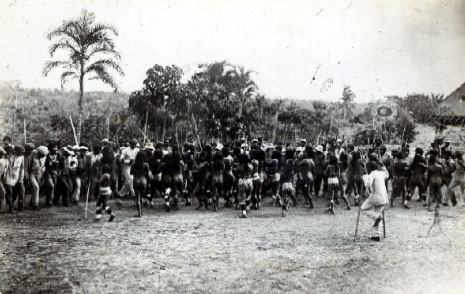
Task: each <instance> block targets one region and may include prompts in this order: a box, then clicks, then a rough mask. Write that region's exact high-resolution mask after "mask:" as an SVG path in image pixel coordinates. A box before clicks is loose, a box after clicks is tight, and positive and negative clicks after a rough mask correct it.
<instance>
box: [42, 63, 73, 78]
mask: <svg viewBox="0 0 465 294" xmlns="http://www.w3.org/2000/svg"><path fill="white" fill-rule="evenodd" d="M57 67H62V68H64V69H73V68H76V67H75V65H74V64H73V63H71V62H69V61H67V60H53V61H47V62H46V63H45V66H44V70H43V71H42V74H43V75H44V76H47V75H48V74H49V73H50V71H51V70H52V69H55V68H57Z"/></svg>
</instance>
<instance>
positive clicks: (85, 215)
mask: <svg viewBox="0 0 465 294" xmlns="http://www.w3.org/2000/svg"><path fill="white" fill-rule="evenodd" d="M89 190H90V182H89V185H87V194H86V212H85V213H84V219H87V204H88V203H89Z"/></svg>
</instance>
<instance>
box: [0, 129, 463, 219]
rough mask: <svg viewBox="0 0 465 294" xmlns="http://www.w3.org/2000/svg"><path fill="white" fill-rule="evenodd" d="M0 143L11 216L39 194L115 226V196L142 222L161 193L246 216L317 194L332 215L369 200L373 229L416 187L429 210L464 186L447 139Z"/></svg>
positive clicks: (284, 208) (0, 173)
mask: <svg viewBox="0 0 465 294" xmlns="http://www.w3.org/2000/svg"><path fill="white" fill-rule="evenodd" d="M3 143H4V144H3V145H4V146H3V147H0V210H2V205H3V199H4V198H5V200H6V205H7V210H8V212H10V213H12V212H13V210H14V209H16V210H18V211H21V210H23V209H25V208H26V206H27V201H26V195H30V201H29V202H28V203H29V204H28V205H29V206H30V207H31V208H32V209H33V210H39V209H40V208H39V198H40V195H45V201H44V205H45V206H46V207H48V206H53V205H59V204H60V202H61V205H63V206H69V205H72V204H76V203H77V202H79V201H84V200H85V201H92V200H97V201H96V206H97V207H96V213H95V217H96V219H100V218H101V217H102V213H103V212H104V211H105V212H106V213H108V214H109V215H110V217H109V220H110V221H112V220H114V218H115V214H114V212H113V211H112V210H111V208H110V207H109V205H108V202H107V200H108V199H109V198H134V199H136V207H137V216H139V217H140V216H141V215H142V207H143V206H147V207H152V208H153V206H154V204H153V198H155V197H160V198H162V199H163V205H164V207H165V209H166V210H167V211H170V210H178V209H179V205H180V201H183V202H184V203H185V205H191V204H192V202H193V199H196V200H197V201H196V202H197V205H198V206H197V209H202V208H204V209H211V210H213V211H217V210H218V208H219V200H220V198H223V199H224V206H225V207H227V208H228V207H234V208H235V209H236V210H239V211H240V216H241V217H244V218H245V217H247V213H248V212H250V210H253V209H260V205H261V201H262V198H263V197H267V196H271V197H272V198H273V203H274V205H276V206H279V207H280V208H281V213H282V216H286V214H287V213H288V210H289V208H290V206H291V205H293V206H296V205H298V200H297V199H298V197H297V196H298V195H302V196H303V200H304V203H305V205H308V206H309V208H310V209H313V208H314V197H326V199H327V201H328V212H329V213H332V214H334V213H335V205H337V204H339V200H340V199H341V200H342V201H343V202H344V204H345V208H346V209H348V210H350V209H351V206H359V205H361V204H362V203H363V204H362V207H361V209H362V211H365V212H367V214H368V215H370V214H371V215H372V217H373V218H374V219H375V226H376V227H377V224H378V223H379V220H380V215H381V213H382V210H383V207H384V205H387V204H390V206H391V207H392V206H394V204H395V202H396V199H397V198H400V199H401V202H400V204H401V206H402V207H404V208H406V209H408V208H410V206H409V202H410V201H411V200H412V195H414V191H415V189H418V195H419V198H418V201H419V202H423V203H424V206H425V207H427V208H428V210H432V203H433V202H435V205H436V206H439V205H441V204H442V205H444V206H447V205H449V203H451V204H452V205H454V206H455V205H456V204H457V201H458V200H457V197H456V195H455V193H454V190H455V188H456V187H457V186H460V188H461V192H462V196H463V195H464V189H465V178H464V171H465V165H464V162H463V153H462V152H460V151H456V152H452V150H451V148H450V145H449V142H447V141H445V142H442V141H441V142H434V143H432V144H431V148H430V150H428V151H427V152H424V150H422V149H421V148H416V149H415V152H414V154H410V146H408V145H407V144H403V145H402V146H400V147H398V148H394V149H392V150H389V152H388V150H387V148H386V146H384V145H383V144H382V142H380V140H377V141H376V143H375V144H374V145H373V146H370V148H366V147H365V148H364V147H361V146H354V145H352V144H348V143H347V142H345V141H344V140H341V139H337V140H335V139H334V140H328V141H327V142H326V143H325V144H322V145H317V146H315V147H314V146H312V144H310V143H307V141H306V140H305V139H302V140H301V141H300V143H298V144H296V146H292V145H291V144H285V145H284V144H281V143H279V144H276V145H274V144H270V143H264V142H262V139H261V138H255V139H252V140H251V142H250V143H249V142H247V140H246V139H245V138H242V139H241V140H240V141H237V142H232V143H229V144H225V145H222V144H221V143H213V142H212V143H211V144H205V145H196V144H194V143H188V142H187V143H185V144H184V145H183V146H179V145H178V144H177V143H176V141H174V140H168V141H166V142H159V143H156V144H155V145H154V144H153V143H151V142H147V143H145V144H143V145H144V146H142V147H141V146H140V144H139V142H138V141H137V140H136V139H131V140H130V141H129V142H128V144H126V146H124V147H120V146H118V145H117V144H115V143H113V142H111V141H109V140H108V139H104V140H102V141H101V142H100V143H99V144H93V146H88V145H87V144H85V143H82V144H80V145H75V146H70V145H66V146H65V145H64V144H61V142H59V141H54V140H50V141H49V142H48V145H47V146H38V147H36V146H34V144H32V143H27V144H25V145H24V146H21V145H15V146H13V145H12V144H11V137H9V136H5V137H4V138H3ZM389 182H391V183H390V184H391V187H392V189H390V190H391V191H392V192H391V195H390V197H389V196H388V194H387V191H388V189H387V187H388V185H389ZM443 186H445V187H446V188H447V189H446V191H447V192H446V193H444V195H443V194H442V193H441V188H442V187H443ZM365 198H366V199H365ZM364 200H366V201H364ZM464 200H465V199H464ZM370 211H371V213H370Z"/></svg>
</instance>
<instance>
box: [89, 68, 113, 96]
mask: <svg viewBox="0 0 465 294" xmlns="http://www.w3.org/2000/svg"><path fill="white" fill-rule="evenodd" d="M87 73H89V74H92V73H93V74H95V76H93V77H91V78H89V80H100V81H102V82H104V83H105V84H107V85H109V86H110V87H112V88H113V89H115V91H116V90H118V85H117V84H116V82H115V80H114V79H113V77H112V76H111V75H110V73H109V72H108V70H107V69H106V68H105V67H104V66H94V67H93V68H91V69H90V70H89V71H88V72H87Z"/></svg>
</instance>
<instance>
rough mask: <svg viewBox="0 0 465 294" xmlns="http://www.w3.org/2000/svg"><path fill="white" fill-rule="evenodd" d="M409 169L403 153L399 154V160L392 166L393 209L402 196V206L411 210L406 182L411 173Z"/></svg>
mask: <svg viewBox="0 0 465 294" xmlns="http://www.w3.org/2000/svg"><path fill="white" fill-rule="evenodd" d="M409 172H410V171H409V167H408V164H407V162H406V161H405V159H404V158H403V155H402V152H399V153H397V159H396V161H395V162H394V163H393V165H392V173H393V176H392V194H391V207H393V206H394V200H395V199H396V197H398V196H401V199H402V205H403V206H404V208H407V209H409V208H410V207H409V206H408V201H409V200H410V199H409V197H408V195H407V190H406V182H407V177H408V173H409Z"/></svg>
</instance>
